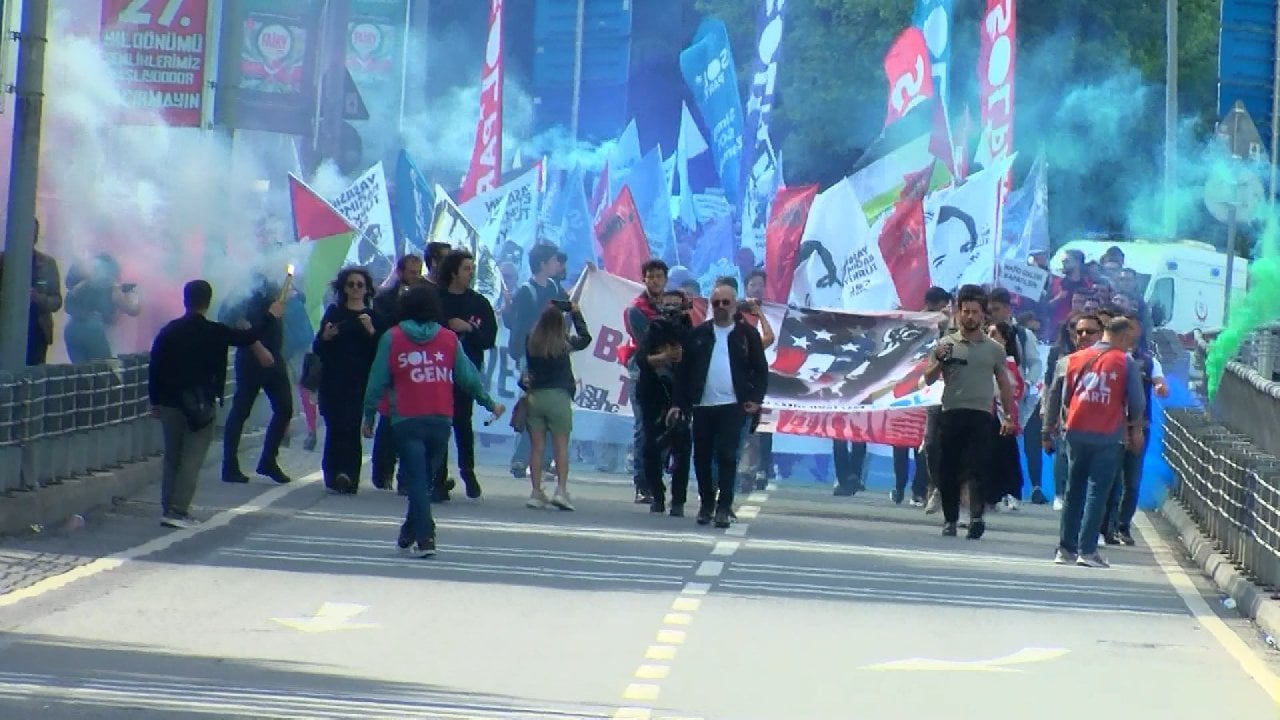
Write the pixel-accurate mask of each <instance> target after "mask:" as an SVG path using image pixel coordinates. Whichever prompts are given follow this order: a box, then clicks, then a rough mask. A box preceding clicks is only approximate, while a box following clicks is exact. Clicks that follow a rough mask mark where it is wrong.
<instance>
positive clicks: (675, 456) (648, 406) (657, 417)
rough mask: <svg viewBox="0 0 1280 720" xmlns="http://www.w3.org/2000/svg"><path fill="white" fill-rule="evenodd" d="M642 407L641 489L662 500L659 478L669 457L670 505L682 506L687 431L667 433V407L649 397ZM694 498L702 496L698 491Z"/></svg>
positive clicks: (689, 449)
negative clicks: (642, 457) (642, 473)
mask: <svg viewBox="0 0 1280 720" xmlns="http://www.w3.org/2000/svg"><path fill="white" fill-rule="evenodd" d="M642 407H643V410H642V414H641V421H642V422H643V423H644V459H643V460H644V482H645V488H646V489H647V490H648V491H649V492H650V493H652V494H653V497H654V499H655V500H657V499H662V498H665V497H666V495H667V487H666V484H665V483H664V482H663V481H662V475H663V471H664V470H665V469H666V465H667V456H668V454H670V456H671V504H672V505H683V504H685V502H686V501H687V500H688V496H689V463H690V460H691V458H690V454H691V452H692V447H691V446H692V443H693V440H692V438H691V437H690V434H689V429H688V428H687V427H677V428H674V429H672V430H671V431H670V432H668V430H667V424H666V414H667V409H668V407H669V405H668V404H667V403H659V402H657V401H656V399H655V397H653V396H651V397H650V401H649V402H647V403H645V404H644V406H642ZM735 474H736V473H735ZM699 488H701V485H699ZM698 494H699V495H702V494H703V493H702V492H701V490H699V493H698ZM706 507H710V506H709V505H707V506H706Z"/></svg>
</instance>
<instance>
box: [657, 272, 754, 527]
mask: <svg viewBox="0 0 1280 720" xmlns="http://www.w3.org/2000/svg"><path fill="white" fill-rule="evenodd" d="M736 304H737V298H736V293H735V292H734V290H733V288H731V287H729V286H727V285H720V286H717V287H716V289H715V290H714V291H712V293H711V319H710V320H707V321H706V322H704V323H702V324H701V325H699V326H697V327H696V328H694V329H693V330H692V331H691V332H690V333H689V339H688V341H687V342H686V343H685V350H684V357H683V358H682V360H681V362H680V363H679V365H678V366H677V368H678V370H677V377H676V382H675V386H674V387H675V407H673V408H671V409H670V410H669V411H667V423H668V424H671V423H673V422H674V421H675V420H676V419H677V418H680V417H691V418H692V420H693V464H694V470H695V472H696V473H697V476H698V496H699V499H700V500H701V507H699V509H698V524H699V525H706V524H708V523H710V522H711V521H712V513H714V514H715V524H716V527H718V528H727V527H729V522H730V518H731V517H732V514H733V495H734V479H735V478H736V477H737V474H738V453H739V452H740V451H741V450H742V428H743V425H744V424H746V423H749V425H748V427H749V429H750V430H754V429H755V427H756V425H757V424H759V422H760V410H761V404H762V403H764V396H765V393H766V391H767V390H768V386H769V365H768V362H767V361H766V360H765V357H764V345H763V343H762V342H761V341H760V333H758V332H756V331H755V329H754V328H752V327H751V326H749V325H747V324H746V323H745V322H742V321H741V320H738V319H736V318H735V314H734V311H733V309H734V306H735V305H736ZM713 458H714V460H715V471H716V476H715V478H714V479H713V478H712V476H711V466H712V459H713Z"/></svg>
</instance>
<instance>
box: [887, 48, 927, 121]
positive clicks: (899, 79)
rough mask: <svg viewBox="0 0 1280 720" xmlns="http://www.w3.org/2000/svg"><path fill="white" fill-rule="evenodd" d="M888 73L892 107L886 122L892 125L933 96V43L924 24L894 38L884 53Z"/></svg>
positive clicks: (890, 106)
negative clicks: (931, 55) (922, 26)
mask: <svg viewBox="0 0 1280 720" xmlns="http://www.w3.org/2000/svg"><path fill="white" fill-rule="evenodd" d="M884 74H885V78H886V79H887V80H888V81H889V108H888V111H887V112H886V113H885V118H884V126H885V127H889V126H890V125H892V124H893V123H895V122H897V121H898V120H900V119H901V118H902V116H904V115H906V114H907V113H908V112H910V111H911V110H912V109H913V108H914V107H915V106H917V105H919V104H920V103H922V102H924V101H925V100H928V99H929V98H931V97H933V76H932V74H931V71H930V64H929V45H928V43H926V42H925V39H924V33H922V32H920V28H918V27H909V28H907V29H906V30H903V31H902V33H900V34H899V35H898V37H897V38H896V39H894V41H893V45H891V46H889V52H887V53H885V56H884Z"/></svg>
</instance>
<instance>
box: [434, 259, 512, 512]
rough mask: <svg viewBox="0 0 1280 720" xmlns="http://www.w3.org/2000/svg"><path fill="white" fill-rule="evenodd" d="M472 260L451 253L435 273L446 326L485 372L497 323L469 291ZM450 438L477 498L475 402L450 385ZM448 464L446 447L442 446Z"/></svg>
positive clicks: (439, 492) (443, 494) (440, 494)
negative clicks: (451, 416)
mask: <svg viewBox="0 0 1280 720" xmlns="http://www.w3.org/2000/svg"><path fill="white" fill-rule="evenodd" d="M475 269H476V268H475V258H474V257H473V256H472V255H471V253H470V252H467V251H466V250H453V251H451V252H450V253H449V254H448V255H447V256H445V258H444V260H443V261H441V263H440V267H439V269H438V272H437V277H439V280H440V287H441V289H442V290H441V292H440V293H439V295H440V306H441V309H442V311H443V312H444V321H445V325H446V326H447V327H448V328H449V329H450V330H452V331H453V332H454V334H456V335H457V336H458V339H459V341H460V342H461V343H462V349H463V351H464V352H466V354H467V358H468V359H469V360H471V364H472V365H475V366H476V369H477V370H483V369H484V356H485V353H487V352H488V351H489V350H492V349H493V346H494V345H495V344H496V342H497V339H498V320H497V317H496V316H495V315H494V312H493V305H490V304H489V300H488V299H487V298H486V297H485V296H483V295H481V294H480V293H478V292H476V291H475V290H472V289H471V278H472V277H473V276H474V275H475ZM453 391H454V398H453V438H454V443H455V444H456V446H457V449H458V475H459V476H461V478H462V483H463V485H464V486H465V487H466V491H467V497H469V498H472V499H475V498H478V497H480V495H481V492H482V490H481V488H480V481H479V480H477V479H476V449H475V445H476V436H475V429H474V428H473V427H472V422H471V418H472V409H473V408H474V406H475V401H474V400H473V399H472V397H471V396H470V395H467V394H466V391H464V390H463V389H462V387H461V386H459V385H454V386H453ZM445 465H446V466H447V465H448V445H447V444H446V445H445ZM434 492H435V496H434V497H433V498H432V499H433V500H435V501H447V500H448V499H449V488H448V487H447V486H446V487H443V488H435V490H434Z"/></svg>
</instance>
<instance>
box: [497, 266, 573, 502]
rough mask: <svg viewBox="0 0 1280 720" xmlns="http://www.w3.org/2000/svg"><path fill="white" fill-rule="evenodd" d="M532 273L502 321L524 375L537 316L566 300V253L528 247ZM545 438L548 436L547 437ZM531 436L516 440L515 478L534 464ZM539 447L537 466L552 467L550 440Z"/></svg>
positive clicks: (509, 348)
mask: <svg viewBox="0 0 1280 720" xmlns="http://www.w3.org/2000/svg"><path fill="white" fill-rule="evenodd" d="M528 259H529V272H530V273H531V276H530V277H529V280H528V282H526V283H524V284H523V285H521V286H520V287H519V288H517V289H516V291H515V293H513V294H512V296H511V305H510V307H509V308H508V311H507V313H506V314H504V315H503V318H502V319H503V323H504V324H505V325H506V326H507V330H509V331H510V333H511V334H510V336H509V337H508V338H507V353H508V355H509V356H510V357H511V358H512V359H514V360H515V362H516V370H517V372H519V373H520V375H523V374H524V372H525V370H526V367H525V364H524V363H525V358H526V353H525V350H526V343H525V341H526V340H527V339H528V338H529V333H530V332H531V331H532V330H533V326H534V325H535V324H536V323H537V322H538V319H539V318H540V317H541V316H542V314H543V312H544V311H546V309H547V306H548V305H549V304H550V303H551V302H553V301H557V300H567V299H568V296H567V295H565V292H564V290H563V289H562V288H561V287H560V283H559V282H558V281H557V280H556V278H557V277H559V276H560V275H562V274H563V273H564V263H565V260H566V259H567V256H566V255H565V254H564V253H562V252H560V250H559V249H557V248H556V247H555V246H554V245H546V244H538V245H534V246H533V247H532V248H530V249H529V256H528ZM544 439H545V438H544ZM530 441H531V436H530V435H529V432H528V431H526V432H523V433H521V434H520V436H519V437H518V438H517V439H516V447H515V450H514V451H513V452H512V454H511V475H512V476H513V477H516V478H522V477H524V476H525V473H526V472H527V471H528V468H529V466H530V465H531V463H530V461H529V448H530ZM539 447H541V448H543V450H542V453H543V454H542V457H540V458H538V460H539V463H538V467H540V468H544V469H545V468H547V467H548V466H549V464H550V463H549V462H548V456H549V454H550V451H551V445H550V444H549V443H545V442H544V443H542V444H540V445H539Z"/></svg>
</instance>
